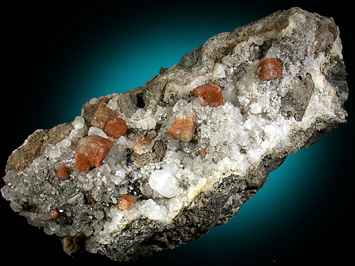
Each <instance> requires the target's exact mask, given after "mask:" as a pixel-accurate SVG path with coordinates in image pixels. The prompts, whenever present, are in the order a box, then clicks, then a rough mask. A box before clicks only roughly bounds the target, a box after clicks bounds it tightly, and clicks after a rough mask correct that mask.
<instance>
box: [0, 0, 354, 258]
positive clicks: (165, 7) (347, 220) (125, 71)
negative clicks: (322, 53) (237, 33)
mask: <svg viewBox="0 0 355 266" xmlns="http://www.w3.org/2000/svg"><path fill="white" fill-rule="evenodd" d="M122 2H123V1H97V3H92V2H89V1H70V2H65V1H35V2H32V1H31V2H30V1H26V2H21V1H17V2H12V3H11V4H5V5H4V6H2V13H3V16H2V34H1V35H2V44H3V45H4V46H3V48H2V55H3V56H2V58H3V60H2V62H3V71H2V73H3V83H2V87H3V89H2V93H3V96H2V104H1V113H2V116H1V128H2V135H3V145H2V152H1V165H2V167H4V168H5V165H6V160H7V157H8V156H9V155H10V154H11V152H12V151H13V150H14V149H15V148H17V147H18V146H20V145H21V144H22V143H23V141H24V140H25V139H26V138H27V136H28V135H29V134H31V133H33V131H35V130H36V129H38V128H50V127H53V126H55V125H57V124H59V123H64V122H70V121H72V120H73V119H74V117H75V116H76V115H79V114H80V107H81V104H82V103H84V102H85V101H86V100H88V99H90V98H92V97H98V96H103V95H106V94H108V93H113V92H122V91H125V90H129V89H132V88H134V87H138V86H140V85H142V84H143V83H144V82H145V81H147V80H148V79H149V78H150V77H151V76H153V75H156V74H158V70H159V67H160V66H162V65H163V66H164V67H170V66H171V65H172V64H175V63H177V62H178V60H179V58H180V57H181V56H182V55H183V54H184V53H186V52H189V51H190V50H192V49H193V48H195V47H196V46H198V45H201V44H202V43H203V42H204V41H205V40H207V38H209V37H212V36H213V35H215V34H217V33H219V32H221V31H231V30H233V29H234V28H236V27H238V26H241V25H245V24H247V23H249V22H252V21H254V20H256V19H259V18H262V17H264V16H266V15H268V14H270V13H272V12H275V11H277V10H283V9H288V8H290V7H292V6H299V7H301V8H303V9H306V10H308V11H311V12H317V13H319V14H321V15H323V16H328V17H333V18H334V20H335V22H336V23H337V25H338V26H339V28H340V32H341V35H340V36H341V39H342V43H343V55H344V61H345V65H346V67H347V72H348V79H347V81H348V85H349V89H350V91H352V90H353V88H354V78H353V73H354V63H353V62H354V61H353V60H354V52H353V47H354V41H353V39H352V38H353V37H352V35H353V18H352V15H351V14H350V11H351V10H352V7H351V6H350V3H351V1H333V2H329V1H328V2H327V1H323V2H317V1H308V2H299V1H293V2H292V3H290V1H264V2H262V1H250V3H248V2H247V1H243V3H241V2H238V1H215V2H209V1H204V2H192V1H186V2H185V1H176V2H172V1H169V2H168V1H165V2H163V1H161V2H160V1H145V2H143V1H141V2H139V1H129V3H122ZM194 34H197V35H199V37H200V38H201V40H203V41H202V42H201V41H200V39H198V38H197V39H196V38H195V36H194ZM164 36H166V38H164ZM187 38H189V40H188V39H187ZM101 40H103V42H106V43H110V44H106V46H105V45H102V43H103V42H101ZM165 41H166V43H165ZM111 42H112V43H111ZM171 42H174V44H175V46H171ZM195 42H196V43H195ZM186 43H188V45H186ZM165 47H167V48H166V50H165ZM170 47H175V48H174V49H173V51H171V48H170ZM105 48H107V51H105ZM116 50H117V51H119V53H117V54H116V55H115V56H116V57H113V58H110V55H111V52H110V51H116ZM148 53H149V54H148ZM112 56H113V55H112ZM91 57H95V60H94V61H95V62H97V64H94V65H95V66H91V65H92V64H93V63H92V60H91V59H90V58H91ZM106 57H107V58H106ZM120 57H121V59H122V61H120ZM140 58H143V59H144V58H147V59H146V60H145V59H144V60H145V61H144V60H143V61H141V60H140ZM168 59H169V60H168ZM86 60H87V61H86ZM90 60H91V61H90ZM105 60H106V61H105ZM102 62H110V64H112V68H113V67H115V68H117V70H118V72H119V73H120V74H117V79H119V80H118V81H117V82H116V81H110V82H108V83H107V84H105V86H106V87H105V88H101V87H100V84H102V83H103V81H102V79H104V78H105V77H107V76H104V74H100V75H101V76H100V77H99V76H97V77H96V76H95V75H98V74H97V73H98V72H100V71H101V70H100V68H102V69H104V71H110V70H109V69H110V67H111V65H110V64H107V65H102V66H101V65H100V64H101V63H102ZM112 62H117V64H113V63H112ZM142 62H143V63H142ZM89 65H90V67H88V66H89ZM117 65H118V66H117ZM83 71H85V73H83ZM127 75H128V76H127ZM93 76H94V77H95V79H96V80H95V79H92V78H91V77H93ZM113 76H114V75H113ZM102 77H104V78H102ZM109 77H110V76H109ZM84 79H87V80H89V81H85V82H87V83H85V82H84V83H85V84H84V83H83V80H84ZM96 83H98V84H96ZM116 86H118V87H119V89H117V88H116ZM95 88H97V89H95ZM353 98H354V96H352V92H351V93H350V97H349V100H348V101H347V103H346V109H347V111H348V113H349V118H348V123H347V124H345V125H340V126H339V128H338V129H336V131H335V132H334V133H331V134H329V135H327V136H326V137H325V138H324V140H321V141H320V142H319V144H318V143H317V144H316V145H314V147H315V148H312V147H311V148H308V149H306V150H309V151H307V152H308V153H307V154H306V153H305V152H306V151H300V155H301V156H302V158H303V159H299V158H300V157H293V158H295V159H293V161H290V160H288V159H287V160H286V162H285V166H282V167H284V168H282V169H281V170H277V171H279V172H277V171H275V172H276V174H273V173H272V174H271V176H272V175H274V176H275V177H273V178H274V179H273V180H274V181H272V179H271V178H270V180H269V181H268V183H270V184H271V185H273V186H274V187H273V188H272V189H271V192H269V193H270V194H268V195H269V196H268V197H265V198H263V197H262V193H264V192H262V190H260V193H259V192H258V193H257V195H256V198H255V199H254V200H251V201H250V202H253V201H254V202H255V204H258V202H259V205H258V206H257V207H255V206H253V205H252V204H254V203H250V204H249V202H248V203H247V204H249V205H245V206H248V207H249V206H250V208H249V211H250V213H248V208H246V207H245V208H242V210H241V211H240V214H238V215H240V217H238V215H237V216H236V218H234V219H233V220H232V221H231V222H230V224H227V225H223V226H220V227H218V228H216V229H213V230H211V232H209V233H208V234H207V235H206V236H204V237H202V238H201V239H199V240H197V241H194V242H191V243H188V244H186V245H183V246H181V247H179V248H176V249H174V250H169V251H165V252H163V253H160V254H156V255H155V256H153V257H152V258H150V259H145V260H142V261H139V262H136V263H126V264H127V265H153V264H154V265H178V264H185V265H196V264H199V265H299V264H306V263H312V264H316V265H318V264H321V263H336V264H337V265H345V264H348V263H350V262H351V261H352V257H353V252H354V249H355V244H354V240H353V237H354V225H355V223H354V222H355V207H354V206H355V205H354V204H355V197H354V185H355V182H354V177H353V176H354V174H353V173H352V171H351V170H352V169H351V167H352V165H353V164H354V163H355V160H354V154H353V150H354V149H355V145H354V118H353V116H354V115H355V112H354V100H353ZM292 156H298V155H297V154H295V155H292ZM304 158H306V159H304ZM298 162H300V163H299V164H298ZM314 165H315V166H314ZM287 167H288V168H287ZM307 167H309V168H307ZM312 167H313V168H312ZM299 168H303V169H302V170H303V172H299V173H297V174H298V175H302V176H300V177H299V178H300V179H299V180H301V181H302V182H301V181H299V182H298V183H295V190H294V191H295V192H294V193H295V195H296V194H297V195H299V196H294V197H293V198H291V200H293V201H295V199H298V198H302V200H300V201H299V202H296V203H294V204H295V207H294V206H293V205H292V204H290V201H287V196H286V193H289V192H288V191H287V189H289V191H292V188H291V189H290V188H287V186H290V185H292V184H293V183H292V182H289V183H285V187H282V186H280V184H282V185H283V183H282V182H284V180H285V179H278V178H280V177H277V176H276V175H277V173H278V174H279V175H281V174H283V175H284V176H287V175H292V174H296V171H301V170H299ZM288 169H291V170H292V173H290V170H288ZM307 172H308V173H311V174H309V176H307V178H308V179H314V180H315V181H312V182H311V183H310V184H309V183H305V182H304V180H306V179H304V178H305V177H304V176H303V175H306V174H307ZM3 174H4V173H3ZM302 178H303V179H302ZM277 180H280V181H277ZM276 181H277V182H278V183H277V182H276ZM272 182H274V183H272ZM268 183H267V184H266V185H265V186H267V185H268ZM0 186H1V187H2V186H3V181H2V180H1V182H0ZM268 186H269V185H268ZM263 189H264V188H263ZM267 189H269V188H268V187H266V188H265V191H269V190H267ZM296 189H297V191H296ZM282 190H285V191H284V192H282V193H283V194H282V193H280V194H277V193H278V191H282ZM265 193H266V192H265ZM258 194H260V195H259V196H258ZM270 195H272V196H270ZM305 195H306V196H305ZM288 200H290V199H288ZM260 202H261V203H260ZM285 202H286V203H287V204H286V203H285ZM0 203H1V232H2V241H1V255H2V260H3V261H8V262H11V263H22V262H27V263H32V262H33V263H38V264H39V265H48V264H52V263H58V264H62V263H63V264H67V265H71V264H74V263H82V264H91V263H100V264H101V263H105V264H110V265H113V264H116V265H124V264H125V263H118V262H117V263H115V262H111V261H110V260H109V259H107V258H105V257H103V256H100V255H92V254H78V255H75V256H74V257H70V256H68V255H66V254H65V253H64V252H63V251H62V247H61V244H60V241H59V240H58V239H57V238H56V237H55V236H47V235H45V234H44V233H43V232H42V231H41V230H39V229H38V228H35V227H32V226H30V225H28V224H27V222H26V220H25V219H24V218H23V217H20V216H19V215H18V214H16V213H14V212H13V211H12V210H11V209H10V207H9V205H8V202H6V201H5V200H4V199H2V198H1V199H0ZM270 204H274V205H275V206H278V205H280V206H282V210H286V209H287V210H288V212H287V213H286V214H285V213H281V209H277V208H276V207H275V208H276V209H275V208H274V209H272V208H270V206H269V205H270ZM297 204H298V205H297ZM253 208H254V209H253ZM243 209H244V210H243ZM251 210H255V213H252V211H251ZM270 210H273V212H270ZM278 211H280V212H278ZM257 213H262V214H263V215H261V216H257ZM243 215H244V216H243ZM247 217H249V219H251V218H254V219H253V220H247V219H248V218H247ZM250 217H251V218H250ZM238 219H239V220H238ZM243 219H244V220H243ZM291 220H292V221H291ZM286 223H287V225H285V224H286ZM243 226H244V227H243ZM252 227H253V228H252ZM243 232H244V233H243ZM228 235H233V238H231V237H228ZM234 236H235V238H234Z"/></svg>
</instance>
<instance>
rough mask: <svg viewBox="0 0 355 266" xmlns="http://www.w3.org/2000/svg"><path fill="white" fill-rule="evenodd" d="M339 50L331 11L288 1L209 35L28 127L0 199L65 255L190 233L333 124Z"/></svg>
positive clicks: (340, 85) (341, 83)
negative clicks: (150, 73) (122, 87)
mask: <svg viewBox="0 0 355 266" xmlns="http://www.w3.org/2000/svg"><path fill="white" fill-rule="evenodd" d="M341 50H342V46H341V41H340V38H339V29H338V27H337V26H336V24H335V23H334V21H333V19H331V18H326V17H322V16H320V15H318V14H312V13H309V12H307V11H304V10H301V9H300V8H292V9H290V10H287V11H283V12H281V11H280V12H276V13H274V14H272V15H270V16H268V17H265V18H263V19H261V20H259V21H256V22H254V23H251V24H250V25H247V26H244V27H239V28H237V29H235V30H234V31H232V32H226V33H220V34H218V35H216V36H214V37H212V38H210V39H208V40H207V42H206V43H205V44H203V45H202V46H200V47H197V48H196V49H194V50H193V51H191V52H190V53H188V54H186V55H184V56H183V57H182V58H181V60H180V62H179V63H178V64H177V65H174V66H172V67H171V68H169V69H161V71H160V75H158V76H155V77H153V78H151V79H150V80H149V81H148V82H147V83H145V84H144V85H142V86H141V87H139V88H136V89H133V90H131V91H127V92H124V93H122V94H112V95H107V96H105V97H101V98H94V99H91V100H89V101H88V102H86V103H85V104H84V105H83V107H82V114H81V116H78V117H76V118H75V120H74V121H73V122H72V123H68V124H62V125H58V126H56V127H54V128H52V129H49V130H37V131H36V132H34V133H33V134H32V135H30V136H29V137H28V139H27V140H26V141H25V143H24V144H23V145H22V146H21V147H19V148H18V149H16V150H15V151H14V152H13V153H12V154H11V156H10V157H9V159H8V164H7V166H6V175H5V177H4V181H5V186H4V187H3V188H2V189H1V192H2V196H3V197H4V198H5V199H7V200H9V201H10V206H11V208H12V209H13V210H14V211H15V212H19V214H20V215H22V216H24V217H26V218H27V220H28V223H30V224H31V225H34V226H38V227H41V228H43V229H44V231H45V233H47V234H50V235H51V234H55V235H57V236H58V237H59V238H60V239H61V241H62V243H63V248H64V251H65V252H67V253H68V254H73V253H75V252H79V251H88V252H92V253H99V254H103V255H106V256H108V257H109V258H111V259H113V260H119V261H128V260H131V259H137V258H139V257H141V256H149V255H151V254H153V253H154V252H156V251H161V250H163V249H167V248H173V247H175V246H177V245H180V244H182V243H185V242H187V241H191V240H194V239H196V238H198V237H200V236H201V235H203V234H205V233H206V232H208V230H209V229H210V228H212V227H214V226H216V225H220V224H223V223H227V222H228V221H229V220H230V219H231V218H232V217H233V216H234V215H235V214H236V213H237V212H238V210H239V209H240V207H241V206H242V204H243V203H244V202H245V201H247V200H248V199H250V198H252V197H253V195H254V194H255V193H256V192H257V190H258V189H259V188H260V187H262V185H263V184H264V183H265V181H266V179H267V176H268V173H269V172H270V171H272V170H274V169H275V168H277V167H278V166H279V165H280V164H281V163H282V162H283V161H284V160H285V158H286V156H287V155H288V154H290V153H294V152H296V151H298V150H299V149H301V148H304V147H307V146H309V145H311V144H313V143H314V142H316V141H317V140H319V138H320V137H321V136H322V135H324V134H325V133H327V132H329V131H331V130H333V129H334V128H335V127H336V126H337V124H339V123H344V122H345V121H346V116H347V114H346V112H345V110H344V107H343V105H344V102H345V101H346V99H347V96H348V88H347V84H346V81H345V77H346V72H345V66H344V63H343V60H342V54H341ZM270 58H271V59H270ZM266 59H268V60H266ZM264 60H266V61H264ZM262 62H263V63H262ZM268 71H269V72H268ZM270 71H274V72H270ZM205 84H207V85H205ZM80 140H81V141H80Z"/></svg>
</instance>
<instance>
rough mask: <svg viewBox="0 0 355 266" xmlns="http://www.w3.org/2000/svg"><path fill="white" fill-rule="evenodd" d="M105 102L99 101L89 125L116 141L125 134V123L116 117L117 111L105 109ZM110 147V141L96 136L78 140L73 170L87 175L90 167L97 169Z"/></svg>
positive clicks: (103, 99)
mask: <svg viewBox="0 0 355 266" xmlns="http://www.w3.org/2000/svg"><path fill="white" fill-rule="evenodd" d="M105 101H107V98H105V97H104V98H101V99H100V101H99V103H98V104H97V107H96V109H95V111H94V113H93V116H92V119H91V122H90V125H91V126H94V127H97V128H100V129H102V130H103V131H104V132H105V133H106V135H107V136H109V137H112V138H116V139H118V138H120V137H121V136H123V135H124V134H126V132H127V124H126V121H124V120H123V119H121V118H119V117H118V112H117V111H114V110H112V109H111V108H109V107H107V106H106V103H105ZM112 145H113V141H112V140H111V139H107V138H104V137H101V136H98V135H90V136H86V137H84V138H82V139H80V140H79V142H78V146H77V148H76V155H75V164H74V168H75V169H76V170H77V171H82V172H86V173H87V172H89V171H90V169H91V168H92V167H99V166H100V165H101V162H102V160H103V159H104V158H105V156H106V155H107V153H108V152H109V151H110V149H111V146H112Z"/></svg>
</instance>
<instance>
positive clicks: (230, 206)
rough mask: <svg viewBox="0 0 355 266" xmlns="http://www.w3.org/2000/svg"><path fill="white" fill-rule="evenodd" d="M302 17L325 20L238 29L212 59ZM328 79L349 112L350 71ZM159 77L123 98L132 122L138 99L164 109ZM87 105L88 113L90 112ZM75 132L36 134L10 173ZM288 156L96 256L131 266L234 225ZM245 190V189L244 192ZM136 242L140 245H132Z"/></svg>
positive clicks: (136, 225)
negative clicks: (218, 227)
mask: <svg viewBox="0 0 355 266" xmlns="http://www.w3.org/2000/svg"><path fill="white" fill-rule="evenodd" d="M296 12H298V13H303V14H305V15H307V16H315V17H317V18H318V19H320V20H321V19H322V17H321V16H319V15H317V14H313V15H312V14H310V13H308V12H306V11H303V10H301V9H299V8H292V9H290V10H288V11H285V12H281V11H279V12H276V13H274V14H271V15H270V16H268V17H266V18H263V19H261V20H259V21H256V22H253V23H251V24H249V25H247V26H244V27H240V28H237V29H236V30H234V31H233V32H232V33H231V34H230V38H234V41H233V42H230V43H228V42H226V44H225V46H224V47H222V50H223V51H222V52H221V51H218V52H217V51H216V54H215V55H209V56H211V58H213V57H214V58H213V59H214V61H215V62H216V61H218V60H219V59H221V58H222V57H223V55H225V54H227V53H228V51H231V50H232V49H233V48H234V47H235V46H236V45H237V43H239V42H241V41H243V40H245V39H246V38H247V37H248V36H249V35H256V34H260V33H261V32H256V31H255V29H254V28H253V25H256V24H258V23H265V24H267V25H268V28H269V29H268V28H265V27H263V28H262V30H264V31H267V30H271V29H274V30H277V31H280V30H282V29H284V28H286V27H287V25H288V20H287V18H288V17H289V16H290V15H292V14H294V13H296ZM334 25H335V24H334ZM335 27H336V26H335ZM336 30H337V29H336ZM337 34H338V33H337ZM236 36H237V37H236ZM216 38H218V37H216ZM203 51H204V46H200V47H198V48H196V49H194V50H193V51H191V52H190V53H188V54H186V55H184V56H183V57H182V58H181V60H180V62H179V64H178V65H177V66H176V68H179V67H180V68H185V69H186V68H187V69H192V68H193V67H194V66H195V65H199V64H202V60H203V58H202V57H203V56H204V54H203ZM167 71H169V70H164V71H161V75H164V73H166V72H167ZM324 75H325V77H326V78H327V80H328V81H329V82H330V83H331V84H332V85H333V86H334V87H335V88H336V90H337V93H336V96H337V99H338V102H339V103H340V105H341V107H343V104H344V102H345V100H346V99H347V95H348V92H349V91H348V88H347V84H346V81H345V78H346V71H345V66H344V63H343V61H342V60H341V59H338V60H335V61H334V62H331V64H329V65H328V66H327V67H326V68H325V69H324ZM157 77H158V76H156V77H153V78H152V79H150V80H149V81H148V82H147V83H146V84H144V85H143V86H141V87H140V88H137V89H134V90H131V91H129V92H125V93H123V94H122V95H121V96H120V97H119V100H118V102H119V108H120V109H121V112H122V113H124V114H125V115H126V116H127V117H130V116H131V115H132V114H134V113H135V111H136V110H137V107H136V102H135V101H136V100H137V98H136V97H142V98H143V100H144V102H147V101H146V100H145V99H150V102H149V108H152V106H157V104H158V103H159V104H163V102H162V101H161V98H162V96H163V95H164V88H165V87H164V86H165V85H164V84H162V83H160V82H157ZM84 106H85V104H84ZM84 106H83V109H85V108H84ZM83 116H84V114H83ZM87 120H88V119H87ZM339 122H341V121H339V120H337V119H334V120H332V121H317V122H316V123H314V124H313V125H312V127H310V128H309V129H308V131H306V132H304V133H303V135H297V136H294V137H295V139H296V140H295V143H298V142H299V141H297V140H303V141H301V143H303V144H302V146H301V147H298V146H295V148H294V150H293V151H290V153H293V152H296V151H297V150H298V149H300V148H303V147H308V146H310V145H312V144H313V143H315V142H317V141H318V140H319V139H320V138H321V137H322V136H323V135H324V134H326V133H328V132H330V131H332V130H333V129H334V128H335V127H336V126H337V124H338V123H339ZM72 128H73V127H72V125H71V124H62V125H58V126H56V127H54V128H52V129H49V130H37V131H35V132H34V133H33V134H32V135H30V136H29V137H28V139H27V140H26V141H25V143H24V144H23V145H21V146H20V147H19V148H18V149H16V150H15V151H14V152H13V153H12V154H11V156H10V157H9V159H8V163H7V166H6V172H8V171H9V170H16V171H20V170H22V169H25V168H26V167H28V166H29V165H30V164H31V163H32V161H33V160H34V159H35V158H37V157H39V156H40V155H41V154H42V153H43V151H44V150H45V148H46V146H47V145H48V144H56V143H58V142H59V141H61V140H62V139H64V138H65V137H66V136H68V135H69V133H70V131H71V130H72ZM304 140H305V141H304ZM287 155H288V154H284V153H283V154H269V155H267V156H265V157H264V158H263V160H262V162H261V163H260V164H259V165H258V166H255V167H254V169H250V171H249V173H248V174H247V175H246V176H245V178H244V179H243V180H240V178H237V177H236V176H234V175H231V176H229V177H227V178H224V179H223V182H222V183H220V184H217V186H216V188H215V189H214V190H212V191H209V192H202V193H200V194H199V195H198V196H197V197H196V198H195V199H194V201H193V202H192V203H191V204H190V206H189V207H187V208H185V209H184V210H183V211H182V212H181V213H180V214H179V215H178V216H177V217H176V218H175V219H174V221H173V223H172V224H169V225H161V224H158V223H156V222H154V221H150V220H148V219H140V220H136V221H134V222H132V223H131V224H129V225H128V226H127V227H126V229H124V230H123V231H122V235H121V237H120V239H119V242H117V243H116V244H115V245H109V246H104V245H102V246H100V247H98V248H97V250H96V252H98V253H101V254H103V255H106V256H108V257H110V258H111V259H114V260H120V261H128V260H131V259H137V258H139V257H140V256H150V255H152V254H153V253H155V252H156V251H161V250H163V249H167V248H173V247H175V246H177V245H180V244H182V243H185V242H188V241H191V240H194V239H196V238H198V237H200V236H201V235H203V234H205V233H206V232H208V230H209V229H210V228H212V227H214V226H216V225H219V224H223V223H226V222H228V221H229V220H230V219H231V218H232V217H233V216H234V215H235V214H236V213H237V212H238V210H239V208H240V207H241V205H242V204H243V203H244V202H245V201H246V200H248V199H250V198H252V197H253V195H254V194H255V193H256V191H257V190H258V189H259V188H260V187H262V185H263V184H264V183H265V182H266V179H267V176H268V173H269V172H271V171H272V170H274V169H276V168H277V167H278V166H279V165H280V164H281V163H282V162H283V161H284V160H285V158H286V156H287ZM237 183H238V184H237ZM240 188H244V189H243V190H240ZM238 192H239V194H238ZM133 239H134V241H132V240H133ZM62 241H63V246H64V249H65V251H66V252H67V253H74V252H77V251H80V250H85V246H86V245H85V238H81V237H80V236H75V237H72V238H70V237H66V238H63V239H62ZM139 242H140V244H139V245H138V244H137V243H139Z"/></svg>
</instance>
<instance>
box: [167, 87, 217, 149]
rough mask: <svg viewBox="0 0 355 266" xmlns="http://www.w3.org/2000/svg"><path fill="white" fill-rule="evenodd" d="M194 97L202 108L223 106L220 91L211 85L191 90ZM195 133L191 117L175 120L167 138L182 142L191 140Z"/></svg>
mask: <svg viewBox="0 0 355 266" xmlns="http://www.w3.org/2000/svg"><path fill="white" fill-rule="evenodd" d="M193 93H194V96H196V97H198V99H199V101H200V104H201V105H202V106H206V105H208V106H211V107H217V106H220V105H223V96H222V89H221V88H220V87H219V86H217V85H215V84H213V83H206V84H203V85H201V86H198V87H196V88H195V89H194V90H193ZM194 133H195V122H194V117H193V116H188V117H185V118H180V117H178V118H176V119H175V120H174V122H173V123H172V124H171V126H170V128H169V130H168V133H167V137H168V138H171V139H176V140H180V141H184V142H189V141H191V140H192V138H193V136H194Z"/></svg>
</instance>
